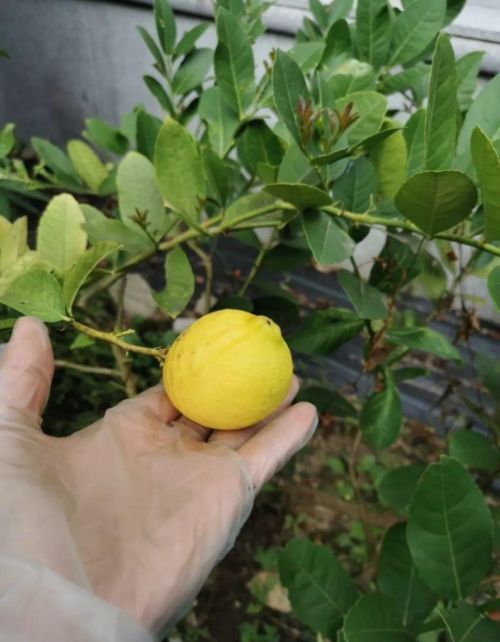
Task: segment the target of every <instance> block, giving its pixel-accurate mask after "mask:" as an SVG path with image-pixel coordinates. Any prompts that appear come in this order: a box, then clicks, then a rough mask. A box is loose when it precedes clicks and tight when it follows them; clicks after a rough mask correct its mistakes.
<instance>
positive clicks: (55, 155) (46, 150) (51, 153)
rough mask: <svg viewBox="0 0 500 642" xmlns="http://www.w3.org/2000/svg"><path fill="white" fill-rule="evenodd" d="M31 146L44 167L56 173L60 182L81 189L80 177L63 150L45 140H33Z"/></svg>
mask: <svg viewBox="0 0 500 642" xmlns="http://www.w3.org/2000/svg"><path fill="white" fill-rule="evenodd" d="M31 145H32V146H33V149H34V150H35V152H36V153H37V155H38V156H39V157H40V159H41V160H42V161H43V163H44V165H46V166H47V167H48V168H49V169H50V170H51V171H52V172H53V173H54V175H55V177H56V178H57V179H58V180H59V181H60V182H63V183H66V184H68V185H69V186H74V187H76V188H78V187H81V180H80V177H79V175H78V174H77V173H76V171H75V168H74V167H73V165H72V164H71V161H70V160H69V158H68V157H67V156H66V154H65V153H64V152H63V151H62V149H59V147H56V146H55V145H53V144H52V143H50V142H49V141H48V140H44V139H43V138H32V139H31Z"/></svg>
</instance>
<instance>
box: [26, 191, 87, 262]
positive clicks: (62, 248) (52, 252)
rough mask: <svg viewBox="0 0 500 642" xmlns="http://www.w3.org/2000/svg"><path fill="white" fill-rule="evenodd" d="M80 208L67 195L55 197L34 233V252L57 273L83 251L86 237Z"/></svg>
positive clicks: (71, 197)
mask: <svg viewBox="0 0 500 642" xmlns="http://www.w3.org/2000/svg"><path fill="white" fill-rule="evenodd" d="M84 223H85V218H84V216H83V212H82V210H81V208H80V205H79V204H78V203H77V201H76V200H75V199H74V198H73V196H71V195H70V194H59V195H58V196H54V198H52V199H51V201H50V202H49V204H48V205H47V207H46V209H45V211H44V212H43V214H42V216H41V218H40V222H39V224H38V230H37V250H38V252H39V254H40V256H41V257H42V258H43V259H46V260H47V261H49V262H50V264H51V265H53V266H54V267H55V268H56V270H57V271H58V272H64V271H65V270H67V269H68V268H69V267H71V266H72V265H73V263H74V262H75V261H76V260H77V259H78V257H79V256H80V255H82V254H83V253H84V252H85V247H86V245H87V234H86V233H85V231H84V229H83V224H84Z"/></svg>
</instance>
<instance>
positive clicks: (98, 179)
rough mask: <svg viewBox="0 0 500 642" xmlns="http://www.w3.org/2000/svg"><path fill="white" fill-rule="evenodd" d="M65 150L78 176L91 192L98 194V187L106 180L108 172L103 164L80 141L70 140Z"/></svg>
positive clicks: (89, 148)
mask: <svg viewBox="0 0 500 642" xmlns="http://www.w3.org/2000/svg"><path fill="white" fill-rule="evenodd" d="M67 150H68V156H69V158H70V160H71V162H72V163H73V166H74V168H75V169H76V172H77V174H78V176H80V177H81V178H82V179H83V180H84V182H85V183H86V184H87V185H88V186H89V187H90V189H91V190H92V191H93V192H96V193H97V192H99V187H100V186H101V185H102V183H103V182H104V181H105V180H106V179H107V178H108V170H107V169H106V166H105V165H104V163H103V162H102V161H101V160H100V159H99V158H98V157H97V155H96V154H95V152H94V151H93V150H92V148H91V147H89V146H88V145H87V144H86V143H84V142H83V141H81V140H70V141H69V143H68V145H67Z"/></svg>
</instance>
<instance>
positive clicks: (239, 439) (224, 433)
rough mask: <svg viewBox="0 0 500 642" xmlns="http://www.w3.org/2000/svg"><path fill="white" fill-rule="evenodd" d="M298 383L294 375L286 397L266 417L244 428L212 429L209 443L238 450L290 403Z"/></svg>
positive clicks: (297, 388)
mask: <svg viewBox="0 0 500 642" xmlns="http://www.w3.org/2000/svg"><path fill="white" fill-rule="evenodd" d="M299 387H300V383H299V380H298V379H297V377H296V376H295V375H294V376H293V378H292V381H291V383H290V387H289V389H288V392H287V395H286V397H285V398H284V399H283V401H282V402H281V403H280V405H279V407H278V408H277V409H276V410H275V411H274V412H273V413H271V414H270V415H269V416H268V417H266V418H265V419H263V420H262V421H260V422H259V423H258V424H255V426H250V427H249V428H245V429H244V430H214V431H213V433H212V434H211V435H210V438H209V440H208V441H209V443H211V444H215V443H216V444H222V445H224V446H227V447H228V448H231V449H232V450H238V449H239V448H241V447H242V446H243V444H246V442H247V441H248V440H249V439H251V438H252V437H253V436H254V435H255V434H256V433H257V432H258V431H259V430H262V428H263V427H264V426H266V425H267V424H268V423H269V422H271V421H272V420H273V419H274V418H275V417H277V416H278V415H280V414H281V413H282V412H283V410H285V408H288V406H289V405H290V404H291V403H292V401H293V400H294V398H295V396H296V394H297V392H298V391H299Z"/></svg>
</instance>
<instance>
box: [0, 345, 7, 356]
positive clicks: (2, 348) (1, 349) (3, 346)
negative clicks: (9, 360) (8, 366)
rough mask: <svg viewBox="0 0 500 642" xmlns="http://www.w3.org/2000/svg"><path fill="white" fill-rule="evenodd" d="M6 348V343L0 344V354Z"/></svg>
mask: <svg viewBox="0 0 500 642" xmlns="http://www.w3.org/2000/svg"><path fill="white" fill-rule="evenodd" d="M6 347H7V344H6V343H0V354H2V352H3V351H4V350H5V348H6Z"/></svg>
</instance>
